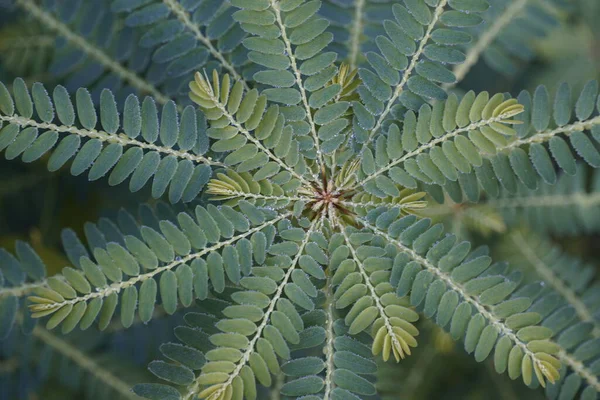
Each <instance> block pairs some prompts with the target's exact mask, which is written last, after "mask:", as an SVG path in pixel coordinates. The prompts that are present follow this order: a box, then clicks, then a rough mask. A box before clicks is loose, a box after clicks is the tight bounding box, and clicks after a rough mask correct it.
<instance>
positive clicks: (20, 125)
mask: <svg viewBox="0 0 600 400" xmlns="http://www.w3.org/2000/svg"><path fill="white" fill-rule="evenodd" d="M122 114H123V116H122V123H121V119H120V117H119V112H118V108H117V103H116V101H115V97H114V95H113V94H112V92H111V91H110V90H108V89H104V90H103V91H102V93H101V95H100V106H99V115H98V114H97V112H96V109H95V107H94V104H93V102H92V98H91V95H90V93H89V92H88V91H87V90H86V89H79V90H77V93H76V96H75V104H73V102H72V101H71V98H70V96H69V94H68V92H67V90H66V89H65V88H64V87H62V86H57V87H56V88H55V89H54V91H53V93H52V98H51V97H50V95H49V94H48V92H47V91H46V89H45V88H44V86H43V85H42V84H40V83H35V84H33V86H32V88H31V94H30V92H29V90H28V89H27V87H26V85H25V83H24V81H23V80H22V79H20V78H17V79H16V80H15V82H14V84H13V94H12V95H11V94H10V93H9V92H8V90H7V89H6V87H5V86H4V85H3V84H2V83H0V122H1V123H2V124H3V125H4V126H3V127H2V130H1V131H0V151H1V150H4V151H5V157H6V158H7V159H9V160H12V159H14V158H17V157H19V156H20V157H21V159H22V160H23V161H24V162H27V163H30V162H33V161H35V160H38V159H39V158H41V157H42V156H44V155H45V154H46V153H49V154H51V157H50V158H49V160H48V169H49V170H50V171H56V170H58V169H60V168H61V167H62V166H63V165H64V164H65V163H67V162H68V161H69V160H71V159H72V158H73V157H74V158H73V162H72V164H71V168H70V171H71V174H73V175H80V174H82V173H84V172H85V171H86V170H87V169H88V168H89V173H88V179H89V180H91V181H93V180H97V179H100V178H102V177H103V176H105V175H106V174H109V172H110V174H109V178H108V183H109V184H110V185H117V184H120V183H122V182H123V181H125V180H126V179H127V178H129V177H131V180H130V183H129V188H130V189H131V191H137V190H140V189H141V188H142V187H143V186H145V185H146V184H147V182H148V181H149V180H150V178H152V177H154V180H153V184H152V196H153V197H155V198H158V197H160V196H162V195H163V194H164V193H165V192H166V190H167V188H169V199H170V200H171V202H173V203H175V202H178V201H180V200H182V199H183V200H184V201H186V202H189V201H191V200H193V199H194V198H196V196H197V195H198V193H199V192H200V190H201V189H202V187H203V186H204V185H205V184H206V182H207V181H208V179H209V178H210V175H211V168H210V166H213V165H216V166H218V165H222V164H221V163H220V162H217V161H213V160H212V159H211V158H210V157H205V156H204V153H205V152H206V151H207V150H208V140H209V139H208V137H207V136H206V131H205V125H206V121H205V119H204V116H203V115H202V114H200V113H197V112H196V111H195V110H194V108H193V107H192V106H188V107H187V108H185V109H184V111H183V112H182V113H181V117H180V116H179V113H178V112H177V109H176V106H175V103H174V102H172V101H169V102H168V103H166V104H165V105H164V106H163V108H162V114H161V118H160V119H159V116H158V110H157V107H156V105H155V102H154V100H153V99H152V98H150V97H146V98H145V99H144V100H143V102H142V104H141V106H140V102H139V100H138V98H137V97H136V96H135V95H129V96H128V97H127V100H126V101H125V105H124V107H123V111H122ZM76 118H77V121H76ZM159 140H160V141H159Z"/></svg>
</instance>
